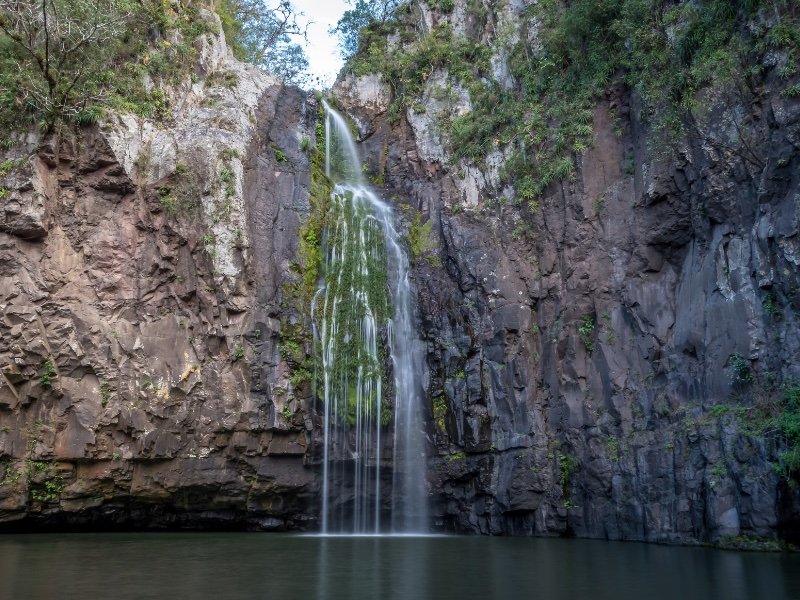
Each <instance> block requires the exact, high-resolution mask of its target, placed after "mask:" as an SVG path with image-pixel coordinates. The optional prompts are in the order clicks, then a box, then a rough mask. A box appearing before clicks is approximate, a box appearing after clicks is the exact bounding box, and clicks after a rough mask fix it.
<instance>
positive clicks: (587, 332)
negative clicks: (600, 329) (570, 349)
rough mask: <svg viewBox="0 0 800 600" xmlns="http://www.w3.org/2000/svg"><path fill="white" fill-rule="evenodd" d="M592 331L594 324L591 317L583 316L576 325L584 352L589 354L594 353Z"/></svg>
mask: <svg viewBox="0 0 800 600" xmlns="http://www.w3.org/2000/svg"><path fill="white" fill-rule="evenodd" d="M594 330H595V322H594V317H593V316H592V315H583V317H582V318H581V321H580V324H579V325H578V334H579V335H580V337H581V341H582V342H583V345H584V346H585V347H586V351H587V352H588V353H589V354H591V353H592V352H594Z"/></svg>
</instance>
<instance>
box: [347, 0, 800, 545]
mask: <svg viewBox="0 0 800 600" xmlns="http://www.w3.org/2000/svg"><path fill="white" fill-rule="evenodd" d="M455 4H456V6H455V8H454V9H453V11H452V13H450V14H449V15H443V14H442V13H441V12H437V11H435V10H432V9H431V8H430V7H429V6H428V4H427V3H424V2H420V3H416V4H415V6H414V9H413V10H414V11H415V13H416V18H417V20H418V25H417V29H418V30H419V31H423V32H426V31H431V30H432V28H433V27H434V26H435V24H436V23H437V21H438V22H440V23H441V22H442V21H446V22H448V23H449V24H450V26H451V27H452V28H453V29H454V30H459V29H462V30H463V29H467V30H469V35H470V36H472V38H473V39H480V40H482V41H484V42H485V43H490V42H491V40H492V39H493V32H496V31H499V30H501V29H502V28H503V27H504V23H506V24H507V23H513V22H517V21H519V22H522V21H523V19H522V17H520V11H522V10H524V7H523V6H517V5H516V3H503V4H502V5H501V7H500V8H499V9H497V10H495V11H489V13H488V18H486V20H485V22H484V23H483V25H479V26H478V28H477V29H475V27H476V25H475V23H474V22H471V21H470V20H469V19H468V18H467V17H464V14H465V12H464V10H465V7H464V6H462V3H455ZM470 28H472V29H470ZM423 35H424V34H423ZM492 60H493V63H492V64H493V65H495V67H496V68H495V75H494V76H495V77H496V78H497V80H498V81H499V82H501V83H502V80H503V77H504V73H507V70H506V69H504V68H503V57H502V55H495V56H494V57H493V59H492ZM772 60H774V57H772ZM423 79H424V80H425V83H424V84H423V86H422V91H421V92H420V95H419V97H420V98H422V101H421V102H422V105H423V106H424V107H425V110H422V109H419V108H418V107H414V106H412V107H409V108H407V109H405V110H404V111H403V113H402V114H401V115H400V117H399V119H397V120H395V121H393V122H392V123H391V124H390V120H391V119H392V117H393V115H391V112H392V108H391V106H390V103H391V102H392V100H393V97H392V93H391V91H390V88H389V87H388V86H387V85H385V84H382V83H381V80H380V78H378V77H376V76H374V75H367V76H362V77H355V76H353V75H347V76H345V77H343V78H341V79H340V81H339V82H338V84H337V86H336V88H335V94H336V96H337V97H338V99H339V101H340V102H341V104H342V105H343V107H344V108H346V109H347V110H348V111H349V112H351V113H352V114H353V115H354V117H355V119H356V121H357V123H358V126H359V128H360V130H361V135H362V138H363V146H364V148H365V152H364V156H365V157H367V160H368V161H369V163H370V164H369V166H370V170H371V171H372V172H373V173H374V174H377V180H383V181H385V187H386V189H385V190H384V194H385V195H386V197H392V198H395V200H396V202H398V203H402V204H406V205H408V206H409V207H411V208H412V209H414V210H419V211H421V213H422V215H423V217H422V219H423V221H424V220H430V221H432V223H433V227H432V230H433V232H434V238H435V240H436V246H437V247H436V251H435V255H436V256H438V259H439V260H440V262H441V267H437V266H436V262H437V261H436V260H435V259H434V260H433V261H428V260H424V259H421V260H418V261H417V262H416V269H415V283H416V288H417V292H418V296H419V305H418V316H419V323H420V329H421V331H422V332H423V336H424V339H425V342H426V345H427V369H428V373H427V381H428V382H429V385H428V398H427V404H428V406H429V411H430V414H429V418H430V420H431V432H432V444H433V445H435V448H436V451H437V452H435V453H433V454H434V455H436V454H438V456H437V457H436V458H434V459H433V460H432V465H431V472H432V481H431V489H432V495H433V497H434V498H435V504H436V514H437V515H438V517H437V518H438V523H439V525H440V526H441V527H443V528H445V529H452V530H457V531H470V532H480V533H491V534H537V535H550V534H561V535H576V536H588V537H601V538H611V539H631V540H649V541H673V542H690V543H691V542H696V541H698V540H705V541H720V540H724V539H725V538H727V537H729V536H739V535H743V534H744V535H748V536H765V537H774V536H775V535H780V536H784V537H788V538H790V539H797V532H798V529H797V523H798V520H797V518H798V508H799V506H800V505H799V504H798V497H797V493H796V491H795V486H794V485H793V484H791V483H790V481H788V480H787V478H786V477H784V476H783V475H781V474H779V473H778V469H776V468H775V467H776V465H778V464H779V463H780V460H781V459H780V457H781V454H782V452H783V451H785V449H786V446H785V445H784V438H783V436H782V435H781V434H780V432H777V431H776V430H775V429H774V428H772V429H770V428H769V427H760V428H759V427H755V426H754V425H753V422H754V421H756V417H755V415H756V414H757V413H758V412H759V411H763V410H766V411H768V412H769V411H770V410H777V408H776V407H777V406H778V405H779V404H780V402H781V401H782V400H781V398H782V394H783V392H782V390H781V389H780V388H779V385H778V384H779V382H791V381H793V378H796V377H797V375H798V367H797V365H798V364H800V363H799V362H798V352H799V351H800V340H798V334H797V332H798V322H797V310H798V308H799V307H800V304H798V302H800V298H798V296H797V293H798V261H797V256H798V250H800V246H798V244H799V243H800V242H798V237H797V232H798V218H800V215H798V197H799V196H798V193H799V192H800V187H798V186H799V185H800V181H798V178H797V167H798V164H800V158H798V140H800V103H799V102H798V101H797V100H796V99H792V98H789V97H787V96H786V95H785V94H783V95H782V94H779V93H778V86H777V83H778V82H777V80H776V79H775V75H774V74H773V75H772V76H769V75H767V76H766V78H765V79H764V81H763V84H762V86H761V87H760V88H759V89H757V90H754V91H753V92H752V93H747V94H742V93H736V92H735V91H734V90H716V92H715V93H716V94H717V95H716V97H715V98H714V100H713V106H712V108H711V110H710V111H708V113H707V115H706V116H705V117H704V118H703V120H702V122H698V123H696V124H693V125H692V126H691V127H690V126H689V124H687V127H686V130H685V131H687V132H690V133H687V135H685V136H684V137H682V140H681V142H680V143H679V144H678V148H677V150H676V151H674V152H669V153H666V154H667V155H668V156H667V157H666V158H660V156H663V155H664V154H665V153H664V152H657V150H659V148H663V146H664V144H663V140H662V139H661V138H660V137H659V135H658V134H657V133H655V132H653V131H651V129H650V127H649V126H648V124H647V122H646V121H644V120H643V119H642V118H640V116H639V115H640V110H639V105H638V103H639V100H638V97H637V95H636V94H635V93H633V92H632V91H631V90H630V89H628V88H626V87H625V86H623V85H617V86H616V87H611V88H609V89H608V91H607V93H606V96H605V97H604V98H600V99H599V101H598V102H597V105H596V107H595V109H594V113H593V123H594V127H593V134H592V135H593V138H592V144H591V147H590V148H589V149H588V150H587V151H586V152H585V153H583V154H582V155H580V156H578V157H577V171H576V174H575V177H574V178H573V179H571V180H570V179H567V180H564V181H562V182H560V183H556V184H553V185H551V186H549V187H548V188H547V190H546V191H545V194H544V197H543V198H542V200H541V201H540V202H539V205H538V208H535V209H533V210H531V209H528V208H526V207H519V205H517V204H515V203H513V202H510V201H508V190H505V189H503V186H502V185H500V184H499V183H498V181H499V180H498V177H497V172H498V165H502V161H503V155H502V153H501V152H497V153H495V154H494V155H490V156H489V157H488V158H487V160H486V163H485V166H484V167H481V168H478V167H476V166H474V165H473V164H470V163H467V162H464V161H454V160H453V159H452V155H451V154H450V150H448V146H447V143H446V140H445V139H443V136H442V135H441V134H439V133H437V123H438V122H439V117H440V116H441V114H442V111H443V108H442V106H441V102H439V101H438V99H437V98H438V96H437V88H438V89H441V88H442V86H443V84H444V83H446V82H447V81H448V79H449V81H450V83H449V84H448V85H450V86H451V87H452V88H454V89H455V94H454V95H455V97H456V108H455V110H456V111H457V112H459V111H460V112H461V113H464V112H466V111H468V110H470V100H469V96H468V94H466V92H465V91H464V90H460V89H459V88H458V85H457V84H455V85H453V78H450V77H449V75H448V73H447V71H446V70H443V69H439V70H434V71H432V72H429V73H428V72H426V73H424V75H423ZM451 110H452V108H451ZM512 199H513V194H512ZM432 263H433V264H432ZM770 407H772V408H770Z"/></svg>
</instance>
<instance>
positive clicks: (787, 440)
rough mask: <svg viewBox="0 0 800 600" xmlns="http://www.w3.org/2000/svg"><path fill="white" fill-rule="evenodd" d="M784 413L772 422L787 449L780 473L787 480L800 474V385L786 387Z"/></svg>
mask: <svg viewBox="0 0 800 600" xmlns="http://www.w3.org/2000/svg"><path fill="white" fill-rule="evenodd" d="M783 392H784V393H783V408H782V411H781V412H780V413H779V414H778V415H777V416H776V417H774V418H773V419H771V420H770V426H771V427H772V428H774V429H776V430H777V431H779V432H780V435H781V437H782V438H783V442H784V445H785V447H786V449H785V450H784V451H783V452H782V453H781V455H780V463H779V471H780V472H781V473H782V474H783V475H784V476H785V477H786V478H787V479H789V478H791V477H792V476H796V475H797V473H798V472H800V385H798V384H797V383H796V382H791V383H790V384H788V385H786V386H784V390H783Z"/></svg>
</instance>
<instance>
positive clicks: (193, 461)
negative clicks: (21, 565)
mask: <svg viewBox="0 0 800 600" xmlns="http://www.w3.org/2000/svg"><path fill="white" fill-rule="evenodd" d="M203 44H204V45H203V47H202V52H201V55H202V60H201V63H200V64H199V65H198V69H197V73H196V82H195V83H193V84H192V85H191V86H188V85H187V86H186V87H183V88H177V89H174V90H171V91H170V105H171V106H172V112H173V114H172V117H171V118H170V119H167V120H166V122H164V123H158V124H157V123H154V122H150V121H143V120H139V119H136V118H135V117H132V116H128V115H123V116H119V117H111V118H109V119H107V121H106V122H105V123H104V124H103V126H102V127H90V128H83V129H81V130H79V131H77V132H75V133H74V134H72V135H62V137H61V140H60V142H56V141H50V142H47V143H45V144H44V145H43V146H41V147H39V148H38V150H37V149H36V146H31V145H30V144H28V145H25V144H23V143H20V144H19V145H18V147H17V148H15V149H13V150H12V151H11V152H10V153H9V154H8V156H6V157H5V158H4V160H6V161H7V162H3V165H4V166H3V171H4V180H3V186H4V187H3V189H4V190H6V192H5V194H6V197H5V198H4V199H3V201H2V208H1V209H0V215H2V216H1V217H0V265H2V267H1V268H2V276H1V277H0V304H1V305H2V308H3V316H2V319H0V364H2V377H0V464H1V465H2V467H0V523H3V524H5V526H7V527H8V526H13V523H14V522H16V521H20V520H22V521H21V522H22V523H24V526H32V525H35V524H37V523H38V524H45V525H58V524H76V525H80V524H92V523H97V524H101V523H102V524H103V525H106V526H107V525H120V526H126V525H137V526H150V527H162V526H181V525H203V526H214V525H223V526H228V527H231V526H235V527H240V526H241V527H245V526H247V527H260V528H267V529H271V528H285V527H297V526H300V524H301V523H302V522H303V521H304V519H305V518H306V515H307V514H308V512H305V511H308V510H309V508H308V507H309V504H310V505H312V506H313V505H314V503H315V499H316V496H317V493H316V482H315V480H314V478H313V476H312V475H311V472H310V471H309V470H308V469H306V468H305V467H304V466H303V455H304V452H305V450H306V446H307V441H306V431H305V426H304V424H303V419H302V417H301V416H295V413H297V414H298V415H300V414H301V413H300V409H301V408H302V406H301V403H302V402H303V400H302V399H301V398H300V397H295V395H294V393H293V390H292V388H291V384H290V383H289V382H288V369H287V366H286V364H285V362H284V361H283V360H282V359H281V357H280V354H279V351H278V330H279V328H280V321H279V319H280V317H281V308H280V305H279V303H280V300H281V298H280V288H281V286H282V285H283V284H284V283H285V282H286V281H289V280H290V279H291V275H290V272H289V264H290V262H291V261H292V260H294V257H295V254H296V250H297V243H298V228H299V225H300V223H301V222H303V221H304V220H305V219H306V218H307V213H308V182H309V159H308V157H307V156H306V154H304V153H303V152H302V151H301V150H300V143H301V139H302V137H303V136H306V137H310V138H312V139H313V125H314V122H313V121H314V118H315V107H311V108H309V104H308V103H309V99H308V98H307V97H306V95H305V94H304V93H302V92H300V91H299V90H297V89H293V88H288V87H285V86H284V85H283V84H282V83H280V82H279V81H277V80H275V79H272V78H270V77H269V76H267V75H265V74H264V73H263V72H262V71H260V70H259V69H256V68H254V67H247V66H245V65H242V64H241V63H238V62H237V61H235V60H234V59H233V58H231V56H230V53H229V51H228V49H227V47H226V46H225V42H224V39H222V37H221V36H220V37H219V38H215V37H213V36H209V37H207V38H206V39H205V41H204V42H203ZM32 149H33V150H34V152H33V154H32V155H31V154H30V151H31V150H32ZM283 316H284V317H286V318H289V317H290V316H291V314H287V311H283ZM292 318H296V317H292ZM279 390H283V391H284V393H283V394H279ZM310 512H311V514H313V511H310Z"/></svg>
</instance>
